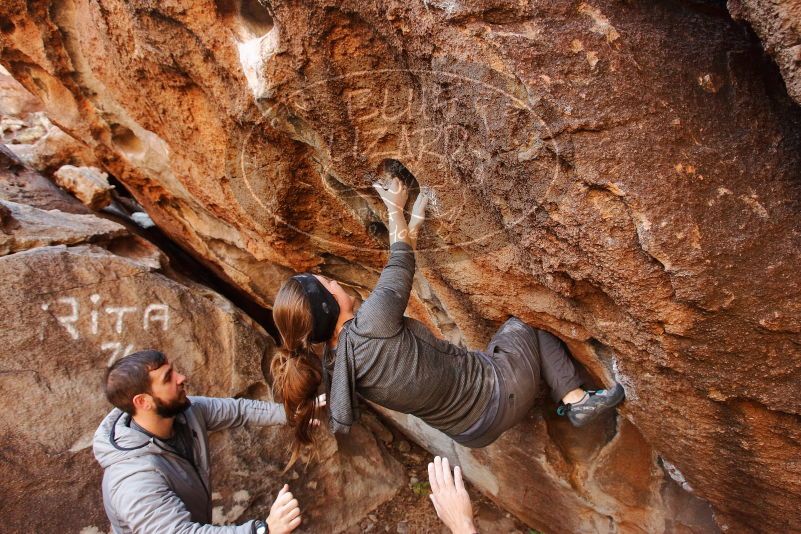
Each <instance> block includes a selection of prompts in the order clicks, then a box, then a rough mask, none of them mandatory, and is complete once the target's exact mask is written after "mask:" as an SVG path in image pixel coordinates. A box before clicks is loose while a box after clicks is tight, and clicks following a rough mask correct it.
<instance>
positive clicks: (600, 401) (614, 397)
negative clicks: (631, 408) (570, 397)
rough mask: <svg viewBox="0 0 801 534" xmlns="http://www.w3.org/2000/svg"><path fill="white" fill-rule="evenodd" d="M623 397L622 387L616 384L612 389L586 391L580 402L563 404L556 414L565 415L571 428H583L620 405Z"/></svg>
mask: <svg viewBox="0 0 801 534" xmlns="http://www.w3.org/2000/svg"><path fill="white" fill-rule="evenodd" d="M625 396H626V394H625V392H624V391H623V386H621V385H620V384H618V383H617V382H616V383H615V385H614V386H613V387H612V389H599V390H597V391H587V394H586V395H585V396H584V398H583V399H582V400H581V402H578V403H576V404H564V405H562V406H560V407H559V408H557V409H556V413H557V414H559V415H566V416H567V418H568V419H570V422H571V423H573V426H584V425H586V424H587V423H589V422H591V421H595V420H596V419H598V417H600V416H601V415H602V414H605V413H606V412H608V411H609V410H611V409H613V408H614V407H615V406H617V405H618V404H620V402H621V401H622V400H623V398H624V397H625Z"/></svg>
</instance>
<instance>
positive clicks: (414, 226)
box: [409, 189, 428, 245]
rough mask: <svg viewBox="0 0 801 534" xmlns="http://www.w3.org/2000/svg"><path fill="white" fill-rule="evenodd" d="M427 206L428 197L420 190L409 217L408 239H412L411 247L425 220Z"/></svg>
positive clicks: (415, 241)
mask: <svg viewBox="0 0 801 534" xmlns="http://www.w3.org/2000/svg"><path fill="white" fill-rule="evenodd" d="M427 205H428V195H427V194H426V192H425V191H423V190H422V189H420V192H419V193H417V198H416V199H415V200H414V206H412V216H411V217H409V237H411V238H412V244H413V245H414V244H416V243H417V236H418V233H419V231H420V227H421V226H423V221H425V220H426V206H427Z"/></svg>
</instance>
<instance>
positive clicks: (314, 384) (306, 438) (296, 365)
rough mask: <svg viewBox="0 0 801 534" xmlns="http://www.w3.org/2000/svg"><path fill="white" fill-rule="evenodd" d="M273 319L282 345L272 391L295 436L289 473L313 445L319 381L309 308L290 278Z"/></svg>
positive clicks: (280, 293)
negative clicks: (311, 337) (305, 450)
mask: <svg viewBox="0 0 801 534" xmlns="http://www.w3.org/2000/svg"><path fill="white" fill-rule="evenodd" d="M273 319H274V321H275V325H276V326H277V327H278V331H279V332H280V333H281V342H282V347H281V350H279V352H278V354H276V356H275V357H274V358H273V360H272V362H271V363H270V371H271V372H272V375H273V390H274V392H275V395H276V397H277V398H279V399H281V400H282V401H283V403H284V409H285V410H286V418H287V424H288V425H289V426H290V427H292V428H293V429H294V432H295V442H294V443H293V444H292V456H291V458H290V460H289V464H288V465H287V466H286V469H289V468H290V467H292V465H293V464H294V463H295V461H297V459H298V457H299V456H300V452H301V450H302V448H303V447H304V446H306V445H313V444H314V442H315V435H314V425H313V424H312V421H313V420H314V417H315V415H316V414H315V412H316V411H317V410H316V409H315V405H314V402H315V399H316V398H317V389H318V388H319V386H320V382H321V379H322V377H321V373H320V363H319V359H318V358H317V356H316V355H315V354H314V352H313V350H312V347H311V343H310V342H309V336H310V335H311V332H312V326H313V325H312V313H311V308H310V306H309V301H308V300H307V298H306V295H305V294H304V292H303V288H302V286H301V285H300V282H298V281H297V280H293V279H291V278H290V279H289V280H287V281H286V282H285V283H284V285H283V286H282V287H281V289H280V290H279V291H278V294H277V295H276V297H275V303H274V304H273ZM286 469H285V470H286Z"/></svg>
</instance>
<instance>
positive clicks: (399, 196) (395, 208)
mask: <svg viewBox="0 0 801 534" xmlns="http://www.w3.org/2000/svg"><path fill="white" fill-rule="evenodd" d="M373 187H374V188H375V190H376V191H378V196H380V197H381V200H382V201H384V205H385V206H386V207H387V211H388V212H389V214H390V215H394V214H399V213H403V207H404V206H405V205H406V200H407V199H408V198H409V191H408V190H407V189H406V184H404V183H403V182H401V181H400V180H399V179H398V178H392V180H390V181H389V183H388V184H386V187H384V186H383V185H381V184H380V183H378V182H376V183H374V184H373Z"/></svg>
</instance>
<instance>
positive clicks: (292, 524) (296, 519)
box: [267, 484, 300, 534]
mask: <svg viewBox="0 0 801 534" xmlns="http://www.w3.org/2000/svg"><path fill="white" fill-rule="evenodd" d="M298 525H300V507H299V506H298V500H297V499H295V497H293V496H292V492H290V491H289V486H288V485H286V484H284V487H283V488H281V491H279V492H278V497H276V499H275V502H274V503H273V505H272V507H271V508H270V515H269V516H268V517H267V529H268V532H270V534H286V533H288V532H292V531H293V530H295V529H296V528H298Z"/></svg>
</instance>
